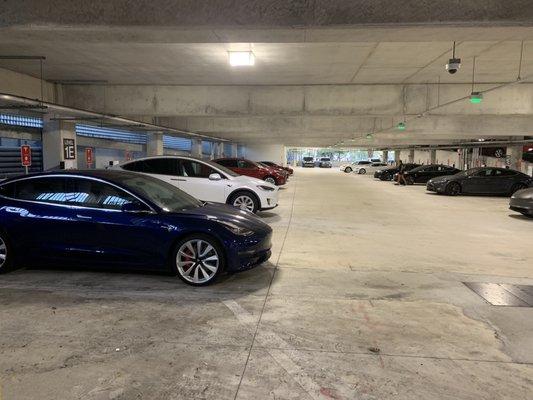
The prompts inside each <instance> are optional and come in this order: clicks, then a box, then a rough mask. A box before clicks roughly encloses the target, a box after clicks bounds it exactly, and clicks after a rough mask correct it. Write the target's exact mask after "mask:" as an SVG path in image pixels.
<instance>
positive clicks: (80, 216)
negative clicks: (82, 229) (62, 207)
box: [76, 214, 93, 219]
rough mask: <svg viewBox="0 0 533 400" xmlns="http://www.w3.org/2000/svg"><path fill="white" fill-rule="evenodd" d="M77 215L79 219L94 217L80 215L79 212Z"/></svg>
mask: <svg viewBox="0 0 533 400" xmlns="http://www.w3.org/2000/svg"><path fill="white" fill-rule="evenodd" d="M76 217H78V218H79V219H93V217H88V216H87V215H79V214H76Z"/></svg>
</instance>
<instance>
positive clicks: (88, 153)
mask: <svg viewBox="0 0 533 400" xmlns="http://www.w3.org/2000/svg"><path fill="white" fill-rule="evenodd" d="M85 161H86V163H87V166H88V167H89V166H91V165H93V164H94V151H93V148H92V147H87V148H86V149H85Z"/></svg>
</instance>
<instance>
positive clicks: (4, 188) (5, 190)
mask: <svg viewBox="0 0 533 400" xmlns="http://www.w3.org/2000/svg"><path fill="white" fill-rule="evenodd" d="M14 191H15V183H14V182H13V183H6V184H5V185H1V186H0V196H4V197H13V193H14Z"/></svg>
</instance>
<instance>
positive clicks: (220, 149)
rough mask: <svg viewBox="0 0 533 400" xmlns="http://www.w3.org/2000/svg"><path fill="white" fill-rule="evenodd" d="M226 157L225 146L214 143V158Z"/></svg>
mask: <svg viewBox="0 0 533 400" xmlns="http://www.w3.org/2000/svg"><path fill="white" fill-rule="evenodd" d="M221 157H224V144H223V143H221V142H214V143H213V158H221Z"/></svg>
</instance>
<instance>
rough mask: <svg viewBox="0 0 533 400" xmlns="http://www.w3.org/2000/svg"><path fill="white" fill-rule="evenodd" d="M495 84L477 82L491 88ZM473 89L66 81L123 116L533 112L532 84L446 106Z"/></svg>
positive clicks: (87, 105) (78, 94)
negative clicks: (480, 100) (473, 102)
mask: <svg viewBox="0 0 533 400" xmlns="http://www.w3.org/2000/svg"><path fill="white" fill-rule="evenodd" d="M495 86H496V85H477V86H476V90H478V91H481V90H487V89H490V88H494V87H495ZM470 92H471V85H466V84H455V85H454V84H443V85H436V84H425V85H420V84H416V85H381V84H375V85H318V86H152V85H146V86H143V85H109V86H98V85H65V86H64V87H63V98H64V101H65V103H66V104H68V105H70V106H72V107H78V108H83V109H90V110H94V111H100V112H108V113H112V114H117V115H122V116H156V117H173V118H176V117H204V116H207V117H214V116H217V117H229V116H232V117H235V116H269V115H277V116H280V115H282V116H300V115H302V116H303V115H311V116H315V115H317V116H318V115H324V116H357V115H360V116H376V117H381V116H399V115H403V114H404V113H405V114H407V115H417V114H421V113H424V112H426V110H428V109H432V108H436V107H439V106H441V107H440V108H438V109H437V110H434V111H432V113H433V114H446V115H451V114H457V115H481V114H483V115H486V114H494V115H507V114H512V115H517V114H518V115H529V114H533V84H531V83H522V84H516V85H510V86H507V87H504V88H500V89H498V90H494V91H491V92H490V93H487V94H486V95H485V99H484V101H483V103H482V104H480V105H471V104H470V103H469V102H468V100H465V101H463V102H458V103H455V104H451V105H448V106H445V107H442V105H443V104H446V103H448V102H451V101H454V100H456V99H460V98H464V97H466V96H468V95H469V94H470Z"/></svg>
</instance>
